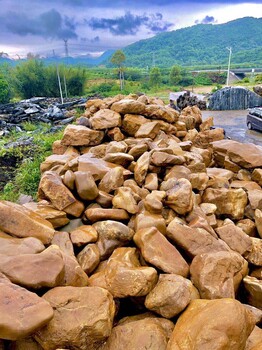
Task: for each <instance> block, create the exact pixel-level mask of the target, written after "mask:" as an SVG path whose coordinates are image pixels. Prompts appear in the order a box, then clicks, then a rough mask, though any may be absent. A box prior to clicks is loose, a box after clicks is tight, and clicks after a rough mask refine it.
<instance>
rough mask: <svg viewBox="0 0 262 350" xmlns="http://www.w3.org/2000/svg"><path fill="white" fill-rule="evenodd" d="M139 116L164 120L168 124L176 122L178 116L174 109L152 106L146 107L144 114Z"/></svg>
mask: <svg viewBox="0 0 262 350" xmlns="http://www.w3.org/2000/svg"><path fill="white" fill-rule="evenodd" d="M141 114H143V115H145V116H146V117H149V118H152V119H160V120H164V121H166V122H168V123H174V122H175V121H177V120H178V114H177V112H176V111H175V110H174V109H172V108H168V107H163V106H159V105H154V104H149V105H146V106H145V110H144V113H141Z"/></svg>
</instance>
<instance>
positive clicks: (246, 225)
mask: <svg viewBox="0 0 262 350" xmlns="http://www.w3.org/2000/svg"><path fill="white" fill-rule="evenodd" d="M236 226H237V227H240V228H241V229H242V230H243V231H244V232H245V233H246V234H247V235H248V236H249V237H255V235H256V224H255V223H254V222H253V221H252V220H250V219H242V220H239V221H238V222H237V224H236Z"/></svg>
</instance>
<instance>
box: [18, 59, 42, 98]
mask: <svg viewBox="0 0 262 350" xmlns="http://www.w3.org/2000/svg"><path fill="white" fill-rule="evenodd" d="M16 76H17V80H18V84H17V90H18V92H19V93H20V94H21V95H22V96H23V97H24V98H31V97H33V96H45V95H46V76H45V67H44V64H43V62H41V61H38V60H34V59H32V60H28V61H26V62H23V63H22V64H21V65H19V66H17V67H16Z"/></svg>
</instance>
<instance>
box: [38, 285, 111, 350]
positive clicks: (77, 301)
mask: <svg viewBox="0 0 262 350" xmlns="http://www.w3.org/2000/svg"><path fill="white" fill-rule="evenodd" d="M43 299H44V300H46V301H47V302H49V303H50V305H51V306H52V307H53V308H54V317H53V319H52V320H51V321H50V322H49V323H48V324H47V325H46V326H45V327H43V328H41V329H40V330H39V331H38V332H36V333H35V335H34V336H35V339H36V340H37V341H38V343H40V345H41V346H42V347H43V348H44V349H45V350H55V349H59V348H60V349H62V348H69V349H70V348H71V349H72V348H75V349H83V350H87V349H90V350H95V349H98V348H99V346H101V345H102V344H103V343H104V341H105V340H106V339H107V337H109V335H110V333H111V329H112V323H113V318H114V314H115V303H114V301H113V297H112V295H111V294H110V293H109V292H108V291H106V290H105V289H102V288H98V287H56V288H53V289H51V290H50V291H48V292H47V293H45V294H44V295H43Z"/></svg>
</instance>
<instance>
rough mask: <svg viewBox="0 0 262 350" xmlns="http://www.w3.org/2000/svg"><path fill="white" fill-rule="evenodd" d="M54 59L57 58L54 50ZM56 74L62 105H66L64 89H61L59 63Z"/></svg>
mask: <svg viewBox="0 0 262 350" xmlns="http://www.w3.org/2000/svg"><path fill="white" fill-rule="evenodd" d="M53 57H54V58H55V50H53ZM56 74H57V80H58V86H59V92H60V98H61V103H64V99H63V92H62V87H61V80H60V74H59V68H58V63H57V62H56Z"/></svg>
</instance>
